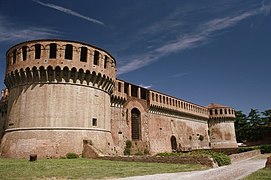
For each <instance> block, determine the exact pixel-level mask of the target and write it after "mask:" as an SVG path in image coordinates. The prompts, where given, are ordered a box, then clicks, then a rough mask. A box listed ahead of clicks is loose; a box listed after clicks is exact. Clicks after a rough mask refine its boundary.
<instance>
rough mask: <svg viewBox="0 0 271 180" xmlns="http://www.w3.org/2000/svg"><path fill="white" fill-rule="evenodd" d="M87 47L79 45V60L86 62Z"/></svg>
mask: <svg viewBox="0 0 271 180" xmlns="http://www.w3.org/2000/svg"><path fill="white" fill-rule="evenodd" d="M87 56H88V49H87V48H86V47H81V54H80V61H82V62H87Z"/></svg>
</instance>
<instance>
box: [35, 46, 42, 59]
mask: <svg viewBox="0 0 271 180" xmlns="http://www.w3.org/2000/svg"><path fill="white" fill-rule="evenodd" d="M40 53H41V45H40V44H35V59H40Z"/></svg>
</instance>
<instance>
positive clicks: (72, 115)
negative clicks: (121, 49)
mask: <svg viewBox="0 0 271 180" xmlns="http://www.w3.org/2000/svg"><path fill="white" fill-rule="evenodd" d="M6 60H7V63H6V64H7V67H6V76H5V84H6V86H7V88H8V89H9V94H10V96H9V97H10V98H9V101H8V110H7V122H6V125H5V127H6V129H5V134H4V137H3V139H2V143H1V154H2V156H4V157H28V156H29V154H32V153H35V154H37V155H38V156H39V157H60V156H65V154H66V153H68V152H75V153H77V154H81V153H82V150H83V141H84V140H87V141H88V142H91V144H92V145H93V147H94V148H95V149H97V151H101V152H103V154H107V155H110V154H112V153H113V149H114V147H113V141H112V136H111V122H110V119H111V117H110V116H111V115H110V94H111V93H112V91H113V87H114V82H115V80H116V62H115V59H114V58H113V57H112V56H111V55H110V54H109V53H107V52H106V51H104V50H102V49H100V48H97V47H95V46H91V45H88V44H85V43H80V42H75V41H63V40H35V41H28V42H24V43H20V44H18V45H15V46H13V47H12V48H10V49H9V50H8V51H7V54H6Z"/></svg>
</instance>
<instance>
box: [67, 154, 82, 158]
mask: <svg viewBox="0 0 271 180" xmlns="http://www.w3.org/2000/svg"><path fill="white" fill-rule="evenodd" d="M66 158H67V159H76V158H79V156H78V155H77V154H76V153H67V154H66Z"/></svg>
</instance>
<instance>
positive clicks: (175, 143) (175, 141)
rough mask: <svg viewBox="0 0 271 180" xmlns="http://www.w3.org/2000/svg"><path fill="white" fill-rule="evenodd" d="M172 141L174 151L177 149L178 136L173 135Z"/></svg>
mask: <svg viewBox="0 0 271 180" xmlns="http://www.w3.org/2000/svg"><path fill="white" fill-rule="evenodd" d="M170 142H171V149H172V151H177V140H176V137H175V136H171V138H170Z"/></svg>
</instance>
